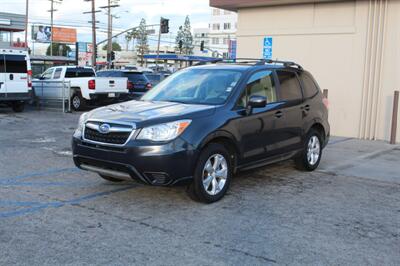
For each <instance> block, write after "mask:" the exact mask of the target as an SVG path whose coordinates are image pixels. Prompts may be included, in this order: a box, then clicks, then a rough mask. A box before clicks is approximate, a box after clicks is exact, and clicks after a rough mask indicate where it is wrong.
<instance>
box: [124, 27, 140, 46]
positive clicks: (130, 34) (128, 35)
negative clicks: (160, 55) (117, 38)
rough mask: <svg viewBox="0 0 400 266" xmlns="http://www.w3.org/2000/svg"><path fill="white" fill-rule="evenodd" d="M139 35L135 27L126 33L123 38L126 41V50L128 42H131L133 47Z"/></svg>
mask: <svg viewBox="0 0 400 266" xmlns="http://www.w3.org/2000/svg"><path fill="white" fill-rule="evenodd" d="M138 37H139V31H138V30H137V29H133V30H132V31H130V32H128V33H126V35H125V40H126V43H127V47H126V50H128V46H129V43H130V42H131V41H132V42H133V47H135V40H136V39H137V38H138Z"/></svg>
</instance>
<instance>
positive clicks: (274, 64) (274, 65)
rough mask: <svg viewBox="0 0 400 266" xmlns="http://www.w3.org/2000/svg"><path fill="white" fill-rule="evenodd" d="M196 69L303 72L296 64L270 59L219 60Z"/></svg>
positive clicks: (198, 66)
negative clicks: (288, 70)
mask: <svg viewBox="0 0 400 266" xmlns="http://www.w3.org/2000/svg"><path fill="white" fill-rule="evenodd" d="M195 67H196V68H203V69H232V70H239V71H246V70H249V69H265V68H269V69H292V70H297V71H302V70H303V68H302V67H301V66H300V65H299V64H297V63H294V62H290V61H277V60H269V59H246V58H245V59H235V60H228V61H224V60H219V61H217V62H212V63H211V64H200V65H197V66H195Z"/></svg>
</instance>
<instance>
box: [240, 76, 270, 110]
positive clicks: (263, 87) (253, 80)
mask: <svg viewBox="0 0 400 266" xmlns="http://www.w3.org/2000/svg"><path fill="white" fill-rule="evenodd" d="M253 95H258V96H264V97H266V98H267V103H273V102H276V101H277V100H278V99H277V93H276V87H275V83H274V78H273V75H272V72H271V71H260V72H257V73H254V74H253V75H252V76H251V77H250V78H249V80H248V81H247V86H246V89H245V91H244V92H243V94H242V96H241V97H240V99H239V101H238V104H237V105H238V106H239V107H246V106H247V102H248V100H249V98H250V96H253Z"/></svg>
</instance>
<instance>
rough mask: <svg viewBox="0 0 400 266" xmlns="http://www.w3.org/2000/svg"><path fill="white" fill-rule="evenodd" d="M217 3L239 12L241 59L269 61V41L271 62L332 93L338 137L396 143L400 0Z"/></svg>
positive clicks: (234, 0)
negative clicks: (304, 73)
mask: <svg viewBox="0 0 400 266" xmlns="http://www.w3.org/2000/svg"><path fill="white" fill-rule="evenodd" d="M210 4H211V6H214V7H217V8H225V9H228V10H231V11H235V12H237V13H238V31H237V53H238V57H255V58H260V57H262V56H263V49H264V48H265V47H264V45H265V44H264V38H265V37H270V38H271V40H272V49H271V50H272V58H275V59H276V58H278V59H282V60H285V59H286V60H293V61H296V62H298V63H300V64H301V65H303V66H304V67H305V68H306V69H308V70H310V71H311V73H312V74H313V75H314V76H315V78H316V79H317V80H318V82H319V84H320V86H321V88H323V89H328V93H329V101H330V110H329V115H330V118H329V119H330V124H331V128H332V134H333V135H337V136H347V137H357V138H362V139H380V140H389V138H390V132H391V119H392V108H393V107H392V106H393V98H394V97H393V93H394V90H399V88H400V75H399V72H400V52H399V51H400V49H399V47H400V17H399V14H400V1H398V0H375V1H373V0H350V1H334V0H324V1H302V0H283V1H274V0H229V1H228V0H211V1H210ZM398 125H399V126H398V127H400V123H398ZM397 132H399V133H398V134H397V142H400V128H398V129H397Z"/></svg>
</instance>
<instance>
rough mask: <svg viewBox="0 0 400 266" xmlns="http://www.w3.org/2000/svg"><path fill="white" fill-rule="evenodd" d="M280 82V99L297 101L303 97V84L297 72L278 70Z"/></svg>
mask: <svg viewBox="0 0 400 266" xmlns="http://www.w3.org/2000/svg"><path fill="white" fill-rule="evenodd" d="M276 73H277V74H278V79H279V83H280V100H281V101H296V100H301V99H302V98H303V94H302V92H301V86H300V82H299V79H298V78H297V75H296V73H294V72H290V71H280V70H278V71H276Z"/></svg>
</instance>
